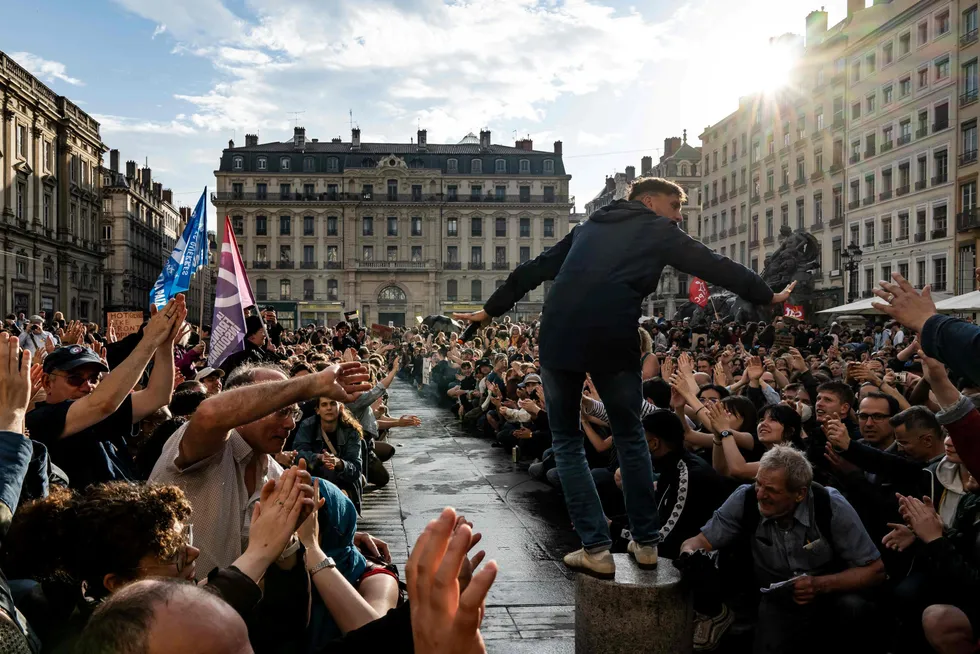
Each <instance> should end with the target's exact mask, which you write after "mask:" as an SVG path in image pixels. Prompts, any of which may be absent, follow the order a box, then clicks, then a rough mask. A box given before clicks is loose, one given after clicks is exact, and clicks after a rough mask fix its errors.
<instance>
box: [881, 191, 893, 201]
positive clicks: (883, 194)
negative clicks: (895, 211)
mask: <svg viewBox="0 0 980 654" xmlns="http://www.w3.org/2000/svg"><path fill="white" fill-rule="evenodd" d="M891 198H892V192H891V191H882V192H881V193H879V194H878V201H879V202H884V201H885V200H891Z"/></svg>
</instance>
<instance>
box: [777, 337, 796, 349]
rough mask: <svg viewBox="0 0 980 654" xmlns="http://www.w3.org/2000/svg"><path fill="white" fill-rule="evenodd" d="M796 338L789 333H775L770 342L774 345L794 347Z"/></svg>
mask: <svg viewBox="0 0 980 654" xmlns="http://www.w3.org/2000/svg"><path fill="white" fill-rule="evenodd" d="M795 343H796V340H795V339H794V338H793V337H792V336H790V335H789V334H776V335H775V336H774V337H773V339H772V344H773V345H774V346H776V347H794V345H795Z"/></svg>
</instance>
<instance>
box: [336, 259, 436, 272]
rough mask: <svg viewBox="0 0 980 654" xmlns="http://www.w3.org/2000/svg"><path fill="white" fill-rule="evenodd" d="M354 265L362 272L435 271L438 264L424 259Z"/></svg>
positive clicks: (381, 261)
mask: <svg viewBox="0 0 980 654" xmlns="http://www.w3.org/2000/svg"><path fill="white" fill-rule="evenodd" d="M354 265H355V266H356V267H357V268H358V269H360V270H434V269H435V267H436V262H435V260H433V259H422V260H419V261H388V260H384V259H382V260H380V261H378V260H374V261H361V260H356V261H354Z"/></svg>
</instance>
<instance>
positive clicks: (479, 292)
mask: <svg viewBox="0 0 980 654" xmlns="http://www.w3.org/2000/svg"><path fill="white" fill-rule="evenodd" d="M470 301H471V302H482V301H483V282H481V281H480V280H479V279H474V280H473V281H471V282H470Z"/></svg>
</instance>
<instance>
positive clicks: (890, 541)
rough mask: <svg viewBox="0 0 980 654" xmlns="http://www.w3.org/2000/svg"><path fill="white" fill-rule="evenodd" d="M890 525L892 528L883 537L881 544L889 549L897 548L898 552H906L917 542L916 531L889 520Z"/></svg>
mask: <svg viewBox="0 0 980 654" xmlns="http://www.w3.org/2000/svg"><path fill="white" fill-rule="evenodd" d="M888 526H889V527H891V528H892V530H891V531H890V532H888V533H887V534H885V537H884V538H882V539H881V544H882V545H884V546H885V547H887V548H888V549H890V550H895V551H896V552H904V551H905V550H906V549H908V547H909V546H910V545H912V543H914V542H915V532H914V531H912V530H911V529H909V528H908V527H906V526H905V525H900V524H897V523H894V522H889V523H888Z"/></svg>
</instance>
